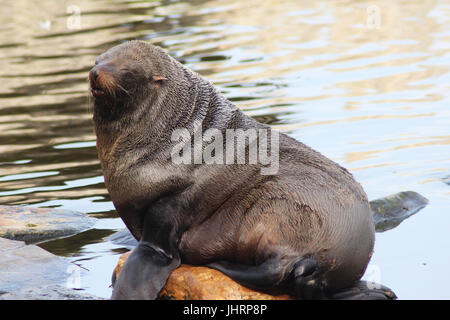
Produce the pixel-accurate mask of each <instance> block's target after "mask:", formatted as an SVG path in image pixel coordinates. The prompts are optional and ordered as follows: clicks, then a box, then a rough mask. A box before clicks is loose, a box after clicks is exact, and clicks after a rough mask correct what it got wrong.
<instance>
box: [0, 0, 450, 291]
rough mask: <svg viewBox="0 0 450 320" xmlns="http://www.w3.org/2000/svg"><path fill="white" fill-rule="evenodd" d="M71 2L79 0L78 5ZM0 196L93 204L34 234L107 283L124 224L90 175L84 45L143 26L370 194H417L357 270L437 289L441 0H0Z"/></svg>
mask: <svg viewBox="0 0 450 320" xmlns="http://www.w3.org/2000/svg"><path fill="white" fill-rule="evenodd" d="M78 12H80V14H79V15H78ZM0 17H1V18H2V21H3V24H2V27H1V28H0V79H1V80H2V81H1V84H2V85H1V86H0V164H1V166H0V203H1V204H33V205H39V206H60V207H63V208H65V209H74V210H78V211H84V212H89V213H91V214H93V215H94V216H97V217H99V218H101V219H100V220H99V223H98V224H97V225H96V228H95V229H93V230H90V231H87V232H86V233H83V234H81V235H77V236H74V237H71V238H68V239H64V240H59V241H53V242H49V243H46V244H43V245H42V246H43V247H45V248H46V249H48V250H51V251H52V252H55V253H56V254H60V255H64V256H68V257H70V259H73V261H77V263H79V264H81V265H82V266H84V267H85V268H86V269H89V272H88V276H86V278H84V279H83V281H82V283H83V287H84V288H86V289H87V290H89V291H90V292H92V293H94V294H99V295H102V296H105V297H107V296H108V295H109V294H110V289H108V288H107V287H108V285H109V277H110V274H111V271H112V269H113V267H114V265H115V263H116V261H117V258H118V256H117V254H118V253H119V252H121V251H122V249H121V248H120V247H117V246H114V245H112V244H109V243H107V242H104V241H103V239H104V237H106V236H107V235H109V234H110V233H111V232H112V231H111V230H117V229H120V228H121V227H123V224H122V222H121V221H120V219H118V218H117V216H116V215H115V213H114V211H113V209H114V208H113V206H112V204H111V202H110V200H109V198H108V194H107V192H106V190H105V187H104V184H103V177H102V172H101V169H100V166H99V162H98V160H97V154H96V149H95V136H94V133H93V127H92V120H91V113H90V107H89V96H88V90H87V88H88V83H87V73H88V71H89V69H90V68H91V66H92V64H93V62H94V59H95V57H96V56H97V55H98V54H100V53H102V52H103V51H105V50H106V49H108V48H109V47H111V46H113V45H116V44H119V43H121V42H123V41H126V40H130V39H141V40H147V41H149V42H151V43H154V44H157V45H160V46H162V47H164V48H166V49H167V50H168V51H169V52H170V54H171V55H173V56H174V57H175V58H177V59H178V60H179V61H181V62H182V63H184V64H186V65H187V66H189V67H190V68H192V69H193V70H195V71H197V72H199V73H201V74H202V75H204V76H206V77H207V78H208V79H209V80H211V81H213V82H214V83H215V84H216V85H217V86H218V87H219V88H220V89H221V91H222V92H223V94H224V95H226V96H227V97H228V98H229V99H230V100H231V101H233V102H234V103H236V104H237V105H238V106H239V107H240V108H242V109H243V110H244V111H245V112H246V113H247V114H249V115H251V116H252V117H254V118H256V119H258V120H259V121H262V122H265V123H268V124H270V125H272V126H274V127H276V128H277V129H279V130H282V131H284V132H287V133H289V134H291V135H292V136H294V137H296V138H297V139H299V140H301V141H303V142H304V143H306V144H308V145H310V146H312V147H313V148H315V149H317V150H320V151H321V152H322V153H323V154H325V155H326V156H328V157H330V158H332V159H333V160H335V161H337V162H339V163H341V164H342V165H344V166H345V167H347V168H348V169H349V170H350V171H351V172H353V173H354V175H355V177H356V178H357V180H358V181H360V182H361V183H362V185H363V186H364V188H365V190H366V192H367V193H368V196H369V198H370V199H374V198H377V197H381V196H385V195H388V194H391V193H395V192H399V191H403V190H414V191H417V192H419V193H421V194H423V195H424V196H426V197H427V198H428V199H430V205H429V206H428V207H427V208H426V209H424V210H423V211H422V212H420V213H419V214H418V215H416V216H414V217H413V218H411V219H410V220H408V221H405V222H404V223H402V225H401V226H399V227H398V228H397V229H394V230H391V231H389V232H386V233H383V234H379V235H378V237H377V244H376V248H375V254H374V257H373V259H372V263H371V268H369V269H368V272H367V273H366V278H369V279H372V280H375V281H380V282H382V283H383V284H385V285H388V286H391V287H392V288H393V289H394V290H395V291H396V293H397V294H398V295H399V296H400V297H401V298H449V297H450V296H449V294H448V290H447V286H449V285H450V278H449V277H447V275H446V273H447V269H448V266H449V265H450V258H449V257H448V256H445V255H444V254H443V253H444V252H446V251H448V248H449V245H450V239H449V238H448V236H447V233H448V227H449V226H450V218H449V217H448V216H446V214H445V213H446V211H448V203H449V200H450V192H449V191H450V190H449V186H448V185H447V184H445V183H443V179H444V178H446V177H448V175H449V170H450V169H449V168H450V152H449V151H450V149H449V144H450V131H449V130H448V128H449V127H450V111H449V104H450V95H449V92H450V90H449V83H450V72H449V71H450V70H449V67H450V5H449V4H448V3H446V2H445V1H431V0H430V1H395V2H388V1H382V0H374V1H371V2H370V6H369V4H367V3H363V2H360V1H350V0H348V1H339V2H337V1H324V0H323V1H314V2H311V1H298V0H292V1H288V0H286V1H283V0H266V1H260V0H259V1H256V0H251V1H238V0H211V1H202V0H198V1H119V0H116V1H114V0H109V1H108V0H103V1H87V0H84V1H83V0H81V1H77V2H76V4H74V2H72V1H69V0H66V1H58V2H55V1H52V0H45V1H39V2H31V1H26V0H17V1H9V2H5V3H3V4H2V11H1V12H0Z"/></svg>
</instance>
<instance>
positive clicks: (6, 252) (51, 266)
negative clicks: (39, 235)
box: [0, 238, 81, 294]
mask: <svg viewBox="0 0 450 320" xmlns="http://www.w3.org/2000/svg"><path fill="white" fill-rule="evenodd" d="M80 269H81V268H80V267H78V266H77V265H75V264H73V263H70V262H69V261H68V260H66V259H64V258H61V257H58V256H55V255H53V254H51V253H50V252H48V251H45V250H44V249H42V248H40V247H38V246H36V245H26V244H25V242H23V241H14V240H8V239H4V238H0V294H2V293H9V292H13V291H16V290H21V289H23V288H26V287H38V286H42V285H49V284H63V283H67V281H68V280H70V277H73V276H74V275H75V276H77V275H80V274H81V270H80Z"/></svg>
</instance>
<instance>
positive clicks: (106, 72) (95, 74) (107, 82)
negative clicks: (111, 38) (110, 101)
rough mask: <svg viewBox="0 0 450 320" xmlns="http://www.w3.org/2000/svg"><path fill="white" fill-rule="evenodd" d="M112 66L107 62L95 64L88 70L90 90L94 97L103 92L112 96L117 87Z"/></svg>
mask: <svg viewBox="0 0 450 320" xmlns="http://www.w3.org/2000/svg"><path fill="white" fill-rule="evenodd" d="M114 72H115V71H114V66H112V65H111V64H109V63H102V64H96V65H95V66H94V67H93V68H92V69H91V71H90V72H89V83H90V85H91V92H92V95H93V96H94V97H95V98H98V97H101V96H104V95H105V94H108V95H111V96H114V92H115V90H116V87H117V83H116V80H115V78H114Z"/></svg>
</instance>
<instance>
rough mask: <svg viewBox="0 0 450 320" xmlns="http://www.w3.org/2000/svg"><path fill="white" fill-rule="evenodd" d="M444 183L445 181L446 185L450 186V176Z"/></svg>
mask: <svg viewBox="0 0 450 320" xmlns="http://www.w3.org/2000/svg"><path fill="white" fill-rule="evenodd" d="M442 181H443V182H444V183H445V184H448V185H450V176H448V177H446V178H444V179H442Z"/></svg>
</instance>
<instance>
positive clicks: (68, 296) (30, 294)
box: [0, 285, 104, 300]
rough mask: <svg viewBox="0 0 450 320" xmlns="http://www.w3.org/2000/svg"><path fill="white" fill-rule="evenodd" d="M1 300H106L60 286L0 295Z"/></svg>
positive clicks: (41, 287)
mask: <svg viewBox="0 0 450 320" xmlns="http://www.w3.org/2000/svg"><path fill="white" fill-rule="evenodd" d="M0 300H104V299H103V298H100V297H97V296H94V295H91V294H88V293H84V292H82V291H80V290H76V289H71V288H67V287H63V286H59V285H44V286H39V287H31V288H30V287H28V288H23V289H21V290H17V291H14V292H10V293H5V294H3V295H0Z"/></svg>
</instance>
